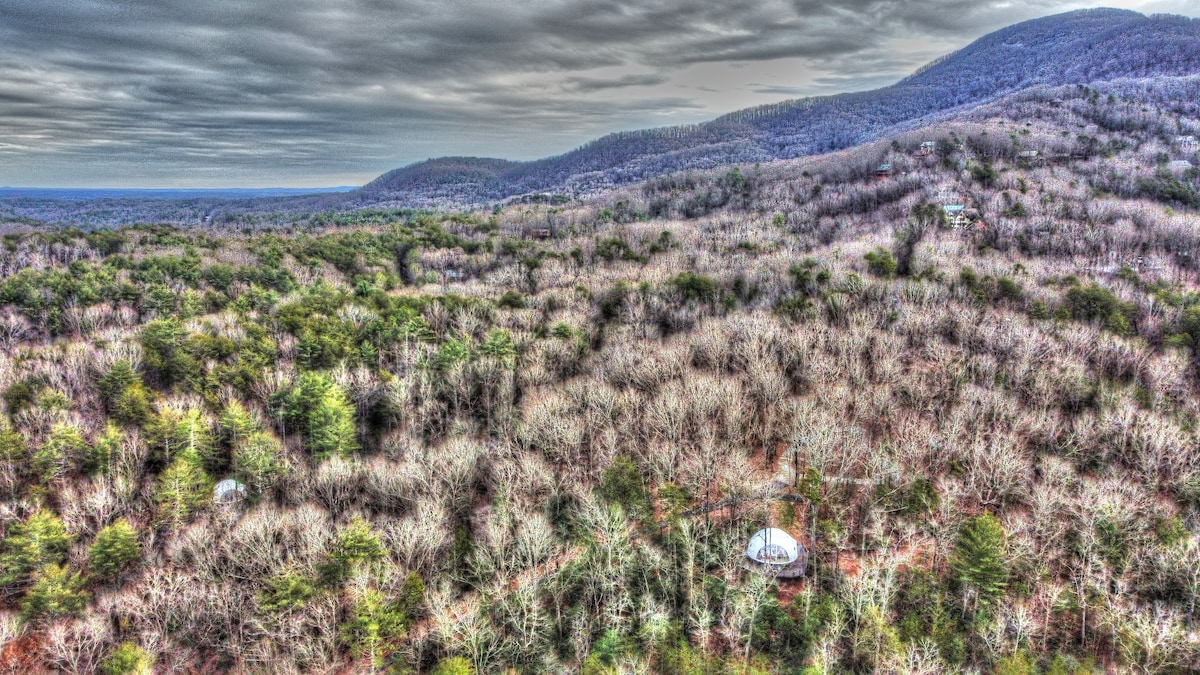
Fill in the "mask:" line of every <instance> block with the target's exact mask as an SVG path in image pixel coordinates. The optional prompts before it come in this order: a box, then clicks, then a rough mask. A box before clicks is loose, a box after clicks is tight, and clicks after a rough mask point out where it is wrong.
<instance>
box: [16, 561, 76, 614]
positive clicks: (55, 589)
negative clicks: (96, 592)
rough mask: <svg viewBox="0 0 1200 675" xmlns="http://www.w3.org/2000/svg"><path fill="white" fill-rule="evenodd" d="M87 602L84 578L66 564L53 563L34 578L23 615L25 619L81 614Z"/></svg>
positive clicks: (24, 601) (22, 603) (24, 605)
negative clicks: (63, 565) (66, 566)
mask: <svg viewBox="0 0 1200 675" xmlns="http://www.w3.org/2000/svg"><path fill="white" fill-rule="evenodd" d="M86 606H87V593H86V592H85V591H84V590H83V578H82V577H80V576H79V575H78V574H71V572H70V570H68V569H67V568H65V567H59V566H58V565H54V564H50V565H46V566H45V567H43V568H42V569H41V571H40V572H38V574H37V575H36V577H35V578H34V583H33V587H32V588H30V589H29V592H28V593H26V594H25V598H24V599H23V600H22V601H21V619H22V620H23V621H26V622H34V621H42V620H50V619H56V618H58V617H60V616H68V615H71V614H78V613H79V612H81V611H83V608H84V607H86Z"/></svg>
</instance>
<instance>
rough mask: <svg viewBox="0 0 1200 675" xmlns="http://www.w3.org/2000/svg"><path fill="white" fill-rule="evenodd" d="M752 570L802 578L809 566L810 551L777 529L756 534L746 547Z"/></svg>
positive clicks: (768, 528)
mask: <svg viewBox="0 0 1200 675" xmlns="http://www.w3.org/2000/svg"><path fill="white" fill-rule="evenodd" d="M746 558H747V559H748V560H749V563H748V564H749V566H750V568H751V569H755V570H758V571H761V572H765V573H768V574H771V575H773V576H778V577H785V578H791V577H802V576H804V571H805V568H806V567H807V565H808V551H806V550H805V549H804V547H803V546H801V545H800V542H798V541H796V540H795V539H794V538H792V535H790V534H788V533H787V532H784V531H783V530H781V529H779V528H777V527H767V528H764V529H761V530H759V531H758V532H756V533H754V536H753V537H750V543H749V544H747V545H746Z"/></svg>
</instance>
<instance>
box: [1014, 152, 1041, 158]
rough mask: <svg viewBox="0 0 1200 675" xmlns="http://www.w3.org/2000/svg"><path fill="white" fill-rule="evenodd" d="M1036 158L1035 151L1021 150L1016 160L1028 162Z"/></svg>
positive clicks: (1036, 153)
mask: <svg viewBox="0 0 1200 675" xmlns="http://www.w3.org/2000/svg"><path fill="white" fill-rule="evenodd" d="M1037 157H1038V151H1037V150H1022V151H1020V152H1018V153H1017V159H1025V160H1030V159H1037Z"/></svg>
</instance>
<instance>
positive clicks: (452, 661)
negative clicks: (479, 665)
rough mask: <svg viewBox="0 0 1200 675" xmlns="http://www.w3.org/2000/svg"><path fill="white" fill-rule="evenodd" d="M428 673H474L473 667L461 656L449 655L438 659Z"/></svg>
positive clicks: (438, 674)
mask: <svg viewBox="0 0 1200 675" xmlns="http://www.w3.org/2000/svg"><path fill="white" fill-rule="evenodd" d="M430 675H475V667H474V666H472V665H471V662H470V661H468V660H466V659H465V658H463V657H461V656H451V657H449V658H445V659H442V660H441V661H438V664H437V666H436V667H434V669H433V671H432V672H431V673H430Z"/></svg>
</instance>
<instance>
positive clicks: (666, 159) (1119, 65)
mask: <svg viewBox="0 0 1200 675" xmlns="http://www.w3.org/2000/svg"><path fill="white" fill-rule="evenodd" d="M1197 72H1200V20H1191V19H1187V18H1184V17H1175V16H1152V17H1146V16H1143V15H1141V14H1138V13H1137V12H1131V11H1126V10H1113V9H1099V10H1081V11H1076V12H1070V13H1066V14H1060V15H1056V16H1051V17H1046V18H1042V19H1035V20H1032V21H1027V22H1024V23H1020V24H1017V25H1014V26H1010V27H1008V28H1005V29H1002V30H1000V31H997V32H995V33H991V34H989V35H986V36H984V37H982V38H980V39H979V40H976V41H975V42H973V43H972V44H970V45H969V46H967V47H966V48H964V49H962V50H959V51H957V52H955V53H953V54H949V55H947V56H944V57H942V58H940V59H938V60H937V61H935V62H933V63H931V64H929V65H927V66H925V67H924V68H922V69H921V70H920V71H918V72H917V73H915V74H913V75H912V76H910V77H907V78H905V79H904V80H901V81H900V82H898V83H897V84H895V85H892V86H890V87H885V88H883V89H877V90H874V91H868V92H859V93H849V94H841V95H836V96H825V97H816V98H805V99H798V100H792V101H785V102H782V103H778V104H774V105H768V106H762V107H756V108H751V109H747V110H741V111H738V112H734V113H731V114H729V115H725V116H723V117H720V118H718V119H715V120H713V121H711V122H707V123H704V124H699V125H692V126H679V127H665V128H660V129H649V130H644V131H630V132H620V133H615V134H612V135H609V136H605V137H603V138H600V139H598V140H596V141H593V142H591V143H588V144H587V145H584V146H583V147H581V148H579V149H577V150H574V151H572V152H569V153H566V154H564V155H560V156H558V157H551V158H547V159H542V160H537V161H534V162H506V161H502V160H494V159H475V158H445V159H436V160H430V161H428V162H421V163H418V164H414V165H411V166H408V167H404V168H402V169H397V170H395V171H391V172H389V173H386V174H384V175H382V176H380V177H379V178H378V179H376V180H375V181H373V182H371V183H370V184H368V185H367V186H365V187H364V188H363V191H362V193H361V195H359V196H358V199H359V200H360V201H367V202H374V203H378V202H385V203H393V204H396V205H410V206H412V205H445V206H451V205H455V204H459V205H463V204H467V205H471V204H480V203H485V202H492V201H498V200H502V199H505V198H507V197H511V196H513V195H520V194H525V193H536V192H557V193H565V194H569V195H579V194H592V193H595V192H597V191H600V190H604V189H607V188H610V187H613V186H616V185H621V184H627V183H630V182H635V181H639V180H644V179H646V178H650V177H653V176H658V175H663V174H667V173H673V172H679V171H687V170H699V169H710V168H714V167H720V166H728V165H733V164H747V163H754V162H768V161H772V160H777V159H789V158H794V157H802V156H807V155H814V154H821V153H825V152H830V151H833V150H840V149H844V148H848V147H852V146H855V145H859V144H861V143H866V142H870V141H873V140H877V139H879V138H883V137H884V136H887V135H888V134H890V133H894V132H895V131H896V130H897V129H898V128H899V127H902V126H904V127H910V126H912V125H913V124H920V123H921V122H922V121H926V122H927V121H930V120H931V119H932V118H934V117H936V116H939V115H945V114H946V113H949V112H953V111H961V110H963V109H966V108H969V107H971V106H974V105H978V104H980V103H983V102H986V101H989V100H993V99H995V98H997V97H1000V96H1003V95H1007V94H1011V93H1013V92H1016V91H1020V90H1022V89H1026V88H1029V87H1034V86H1058V85H1063V84H1094V83H1098V82H1103V81H1111V80H1117V79H1130V78H1153V77H1162V76H1186V75H1192V74H1195V73H1197Z"/></svg>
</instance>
